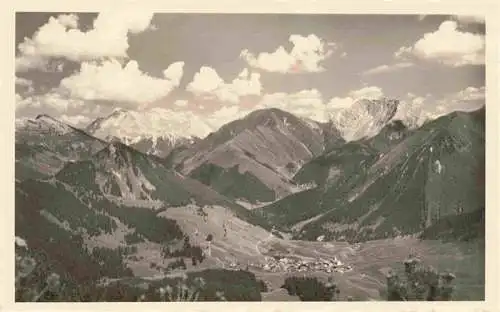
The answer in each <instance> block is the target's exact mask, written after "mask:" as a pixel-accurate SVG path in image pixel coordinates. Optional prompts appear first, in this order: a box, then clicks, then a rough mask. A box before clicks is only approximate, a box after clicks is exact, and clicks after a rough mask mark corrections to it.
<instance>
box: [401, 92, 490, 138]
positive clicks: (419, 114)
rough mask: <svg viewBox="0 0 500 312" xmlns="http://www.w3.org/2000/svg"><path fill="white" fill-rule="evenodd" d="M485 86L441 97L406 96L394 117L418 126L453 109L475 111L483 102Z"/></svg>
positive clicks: (407, 123) (411, 125) (412, 125)
mask: <svg viewBox="0 0 500 312" xmlns="http://www.w3.org/2000/svg"><path fill="white" fill-rule="evenodd" d="M485 97H486V90H485V87H484V86H483V87H467V88H464V89H463V90H460V91H457V92H454V93H450V94H446V95H444V96H442V97H441V98H435V97H433V96H431V95H426V96H415V95H412V96H408V98H407V99H405V100H403V101H401V104H400V106H399V109H398V112H397V113H396V116H395V119H399V120H402V121H403V122H404V123H405V124H406V125H407V126H409V127H412V128H415V127H420V126H422V124H424V123H425V122H426V121H429V120H433V119H436V118H438V117H441V116H444V115H447V114H450V113H452V112H454V111H465V112H469V111H475V110H477V109H479V108H481V107H483V106H484V104H485Z"/></svg>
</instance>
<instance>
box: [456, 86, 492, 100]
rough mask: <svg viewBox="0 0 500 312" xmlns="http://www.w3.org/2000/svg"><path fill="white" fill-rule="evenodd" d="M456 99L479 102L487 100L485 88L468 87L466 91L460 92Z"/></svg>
mask: <svg viewBox="0 0 500 312" xmlns="http://www.w3.org/2000/svg"><path fill="white" fill-rule="evenodd" d="M455 98H456V99H457V100H460V101H479V100H484V99H485V98H486V89H485V87H480V88H476V87H467V88H465V89H464V90H461V91H459V92H458V93H457V94H456V96H455Z"/></svg>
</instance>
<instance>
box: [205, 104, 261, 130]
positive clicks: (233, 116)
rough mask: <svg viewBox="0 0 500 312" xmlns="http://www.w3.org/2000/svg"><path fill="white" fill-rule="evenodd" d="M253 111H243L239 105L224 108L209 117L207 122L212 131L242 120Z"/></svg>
mask: <svg viewBox="0 0 500 312" xmlns="http://www.w3.org/2000/svg"><path fill="white" fill-rule="evenodd" d="M251 111H252V110H246V109H242V108H241V107H240V106H239V105H232V106H223V107H221V108H220V109H219V110H217V111H215V112H213V113H212V114H211V115H209V116H208V118H207V120H206V122H207V123H208V124H209V125H210V126H211V127H212V129H214V130H216V129H219V128H220V127H221V126H223V125H225V124H227V123H228V122H231V121H234V120H237V119H240V118H243V117H245V116H246V115H248V114H249V113H250V112H251Z"/></svg>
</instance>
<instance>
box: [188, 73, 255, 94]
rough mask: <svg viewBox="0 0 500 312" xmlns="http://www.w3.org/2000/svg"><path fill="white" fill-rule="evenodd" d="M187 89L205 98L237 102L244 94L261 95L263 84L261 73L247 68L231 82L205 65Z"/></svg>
mask: <svg viewBox="0 0 500 312" xmlns="http://www.w3.org/2000/svg"><path fill="white" fill-rule="evenodd" d="M186 90H187V91H189V92H191V93H193V94H195V95H197V96H201V97H204V98H216V99H219V100H220V101H223V102H230V103H237V102H238V101H239V100H240V98H241V97H243V96H249V95H260V93H261V91H262V84H261V82H260V74H259V73H250V72H249V71H248V69H246V68H245V69H244V70H243V71H242V72H241V73H240V74H239V75H238V76H237V77H236V78H235V79H234V80H233V81H232V82H231V83H226V82H224V80H223V79H222V78H221V77H220V76H219V74H218V73H217V71H215V69H213V68H211V67H207V66H203V67H201V68H200V70H199V71H198V72H197V73H196V74H195V75H194V77H193V81H191V82H190V83H189V84H188V85H187V87H186Z"/></svg>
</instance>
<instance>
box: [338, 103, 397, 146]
mask: <svg viewBox="0 0 500 312" xmlns="http://www.w3.org/2000/svg"><path fill="white" fill-rule="evenodd" d="M398 106H399V100H395V99H388V98H380V99H362V100H358V101H357V102H355V103H354V104H353V105H352V106H351V107H349V108H345V109H342V110H340V111H336V112H334V113H333V114H332V116H331V122H332V124H333V126H334V127H335V128H336V129H338V130H339V131H340V133H341V134H342V137H343V138H344V139H345V140H346V141H356V140H360V139H362V138H369V137H373V136H375V135H376V134H378V132H379V131H380V130H381V129H382V128H383V127H384V126H385V125H386V124H387V123H388V122H389V121H390V120H391V119H392V118H393V117H394V115H396V111H397V109H398Z"/></svg>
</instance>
